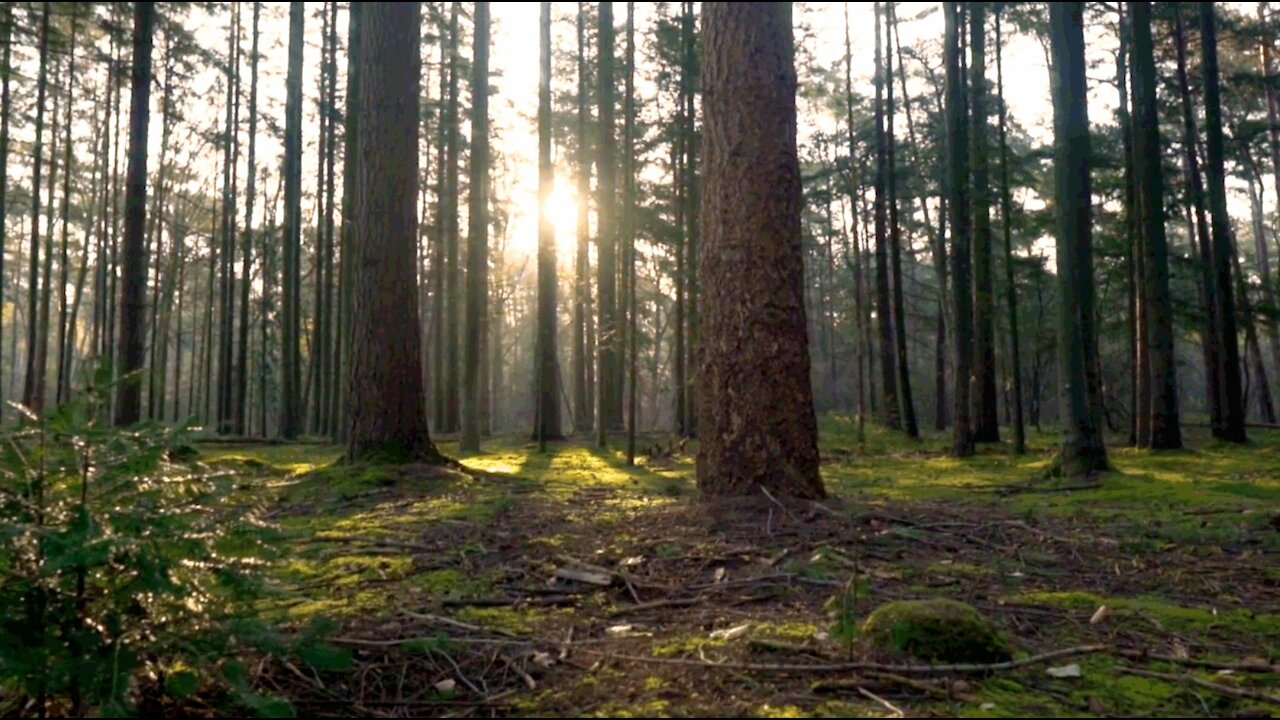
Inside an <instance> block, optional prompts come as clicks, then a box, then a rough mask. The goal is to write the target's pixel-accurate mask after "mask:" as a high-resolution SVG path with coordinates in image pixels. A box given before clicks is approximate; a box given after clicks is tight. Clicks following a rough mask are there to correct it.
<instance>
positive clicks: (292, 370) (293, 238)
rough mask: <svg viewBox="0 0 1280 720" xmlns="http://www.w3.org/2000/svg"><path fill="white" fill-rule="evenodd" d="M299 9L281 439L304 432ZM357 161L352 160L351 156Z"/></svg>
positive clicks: (289, 116) (294, 21) (287, 183)
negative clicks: (301, 352) (301, 335)
mask: <svg viewBox="0 0 1280 720" xmlns="http://www.w3.org/2000/svg"><path fill="white" fill-rule="evenodd" d="M303 22H304V16H303V4H302V3H300V2H291V3H289V77H288V81H287V82H288V93H287V97H286V106H285V132H284V146H285V150H284V278H283V283H282V289H283V302H282V303H281V306H280V307H281V315H282V318H281V342H282V344H283V347H282V350H281V358H280V359H281V362H280V365H281V371H282V380H281V383H280V389H281V397H280V430H279V432H280V437H282V438H284V439H286V440H292V439H294V438H296V437H298V434H299V433H300V432H302V360H301V356H300V347H299V346H300V342H299V335H300V333H301V308H300V307H299V306H300V305H301V300H302V290H301V284H302V279H301V272H300V259H299V256H300V255H301V252H302V49H303V30H304V28H303ZM351 157H356V156H354V155H353V156H351Z"/></svg>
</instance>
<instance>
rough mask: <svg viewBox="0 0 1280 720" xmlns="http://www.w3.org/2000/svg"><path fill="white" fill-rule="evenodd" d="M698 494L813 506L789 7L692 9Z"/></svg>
mask: <svg viewBox="0 0 1280 720" xmlns="http://www.w3.org/2000/svg"><path fill="white" fill-rule="evenodd" d="M702 31H703V41H704V43H705V45H704V47H705V51H706V52H705V61H704V65H703V74H702V79H703V83H702V87H703V117H704V120H703V122H704V150H703V172H702V187H701V195H702V222H701V225H702V232H703V237H702V242H701V246H700V249H699V258H698V283H699V285H700V286H701V292H702V297H703V312H702V317H701V333H700V337H701V342H702V345H701V350H700V353H699V364H698V380H699V382H698V385H697V387H698V403H697V405H698V426H699V441H700V442H699V448H698V487H699V489H700V490H701V492H702V493H703V494H704V495H743V494H752V493H756V492H758V491H759V488H765V489H767V490H768V491H770V492H772V493H774V494H784V495H790V496H796V497H809V498H815V497H822V496H823V495H824V494H825V492H824V490H823V486H822V478H821V476H820V475H819V474H818V445H817V439H818V438H817V421H816V418H815V417H814V411H813V394H812V390H811V388H810V385H809V347H808V338H807V334H806V331H805V328H806V325H805V310H804V277H803V276H804V261H803V255H802V249H801V239H800V208H801V198H800V167H799V161H798V158H797V152H796V102H795V90H796V75H795V66H794V48H793V45H792V37H791V3H779V2H768V3H719V2H717V3H705V4H704V5H703V11H702Z"/></svg>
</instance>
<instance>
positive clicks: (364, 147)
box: [346, 2, 442, 462]
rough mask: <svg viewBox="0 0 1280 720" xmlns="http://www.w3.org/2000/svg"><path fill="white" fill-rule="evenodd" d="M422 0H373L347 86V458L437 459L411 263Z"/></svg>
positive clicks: (365, 14)
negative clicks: (350, 178)
mask: <svg viewBox="0 0 1280 720" xmlns="http://www.w3.org/2000/svg"><path fill="white" fill-rule="evenodd" d="M421 12H422V8H421V4H420V3H416V2H414V3H393V2H387V3H383V2H371V3H363V7H362V9H361V17H360V22H361V36H362V37H361V42H360V43H359V44H358V45H357V46H356V53H357V54H356V55H355V57H354V58H353V62H354V63H355V64H356V65H358V66H359V68H360V70H359V77H360V82H359V84H357V85H355V86H353V87H351V88H350V91H349V97H350V110H349V111H350V112H353V113H356V114H357V115H359V117H360V122H359V123H358V124H357V129H356V132H357V138H356V147H358V148H359V149H360V153H359V155H358V156H356V157H355V161H356V169H355V178H354V188H353V190H354V197H353V198H352V203H351V204H352V211H353V213H352V215H353V217H352V222H351V225H352V228H351V229H352V237H351V244H350V250H351V253H352V254H351V261H352V264H351V267H352V273H351V276H350V277H351V281H352V303H351V333H352V335H351V337H352V342H351V354H350V358H351V362H350V369H349V376H348V383H349V388H350V393H351V399H350V408H351V426H350V430H349V432H348V435H347V438H348V440H347V456H346V457H347V461H348V462H359V461H375V462H439V461H440V460H441V459H442V458H441V457H440V454H439V453H438V452H437V451H436V447H435V445H434V444H433V443H432V442H431V439H430V437H428V435H427V414H426V404H425V398H424V395H423V386H422V357H421V354H420V349H421V345H420V342H419V333H420V332H421V330H420V327H419V325H418V305H417V301H416V298H417V295H418V288H417V285H418V283H417V271H416V269H415V263H414V260H413V258H414V253H415V247H416V245H417V218H416V216H415V212H414V208H415V205H416V203H417V196H418V104H419V94H418V93H419V87H418V85H419V78H420V74H421V60H420V57H419V43H420V38H421V32H422V26H421Z"/></svg>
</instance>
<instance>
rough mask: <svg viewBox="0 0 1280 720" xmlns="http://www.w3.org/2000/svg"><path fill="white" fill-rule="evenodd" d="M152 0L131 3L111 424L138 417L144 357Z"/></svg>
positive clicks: (123, 422) (139, 415)
mask: <svg viewBox="0 0 1280 720" xmlns="http://www.w3.org/2000/svg"><path fill="white" fill-rule="evenodd" d="M155 14H156V7H155V3H150V2H140V3H137V4H136V5H135V6H134V18H133V69H132V71H131V78H130V81H131V83H132V89H131V100H130V104H129V167H128V170H127V173H128V175H127V177H126V179H125V196H124V223H125V228H124V248H123V250H124V273H123V277H122V289H121V292H120V339H119V346H118V350H117V352H118V355H119V357H120V358H121V364H120V370H121V374H122V379H121V381H120V384H119V385H118V386H117V389H116V412H115V425H116V426H117V427H125V426H129V425H132V424H134V423H136V422H138V420H140V419H141V415H142V376H141V373H140V371H141V370H142V363H143V360H144V359H145V357H146V342H147V338H146V310H147V305H146V291H147V254H146V245H145V244H144V243H145V240H144V238H143V236H142V231H143V225H144V223H145V221H146V214H147V125H148V121H149V120H150V115H151V113H150V108H151V104H150V100H151V35H152V31H153V28H154V27H155Z"/></svg>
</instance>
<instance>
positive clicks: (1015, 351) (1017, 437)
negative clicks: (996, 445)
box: [996, 11, 1127, 455]
mask: <svg viewBox="0 0 1280 720" xmlns="http://www.w3.org/2000/svg"><path fill="white" fill-rule="evenodd" d="M1003 46H1004V45H1003V42H1002V37H1001V33H1000V11H997V12H996V98H997V101H998V103H999V105H1000V224H1001V225H1002V227H1003V230H1004V283H1005V304H1006V305H1007V306H1008V309H1009V376H1010V380H1011V382H1012V385H1013V402H1012V405H1013V453H1014V454H1015V455H1024V454H1026V452H1027V435H1026V430H1025V428H1024V425H1023V421H1022V351H1021V348H1020V347H1019V343H1018V287H1017V285H1016V284H1015V282H1014V272H1013V200H1012V198H1011V193H1012V188H1011V187H1010V183H1009V140H1008V130H1007V127H1006V126H1007V125H1008V119H1007V116H1008V108H1007V107H1006V106H1005V103H1004V63H1003V61H1002V54H1003V53H1002V52H1001V50H1002V48H1003ZM1122 132H1123V129H1122ZM1126 167H1127V164H1126Z"/></svg>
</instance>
